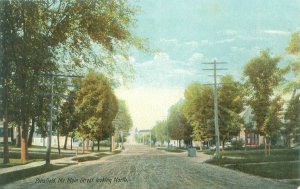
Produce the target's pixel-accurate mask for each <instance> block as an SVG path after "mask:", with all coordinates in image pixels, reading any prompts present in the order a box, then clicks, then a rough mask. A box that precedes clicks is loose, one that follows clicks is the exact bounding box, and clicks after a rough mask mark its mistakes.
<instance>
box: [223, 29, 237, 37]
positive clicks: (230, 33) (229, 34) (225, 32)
mask: <svg viewBox="0 0 300 189" xmlns="http://www.w3.org/2000/svg"><path fill="white" fill-rule="evenodd" d="M218 34H220V35H227V36H232V35H237V34H238V31H236V30H224V31H220V32H218Z"/></svg>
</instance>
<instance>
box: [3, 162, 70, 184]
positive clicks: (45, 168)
mask: <svg viewBox="0 0 300 189" xmlns="http://www.w3.org/2000/svg"><path fill="white" fill-rule="evenodd" d="M67 166H69V165H67V164H64V165H41V166H38V167H33V168H28V169H24V170H19V171H14V172H10V173H4V174H1V177H0V185H5V184H8V183H11V182H14V181H17V180H23V179H25V178H29V177H32V176H36V175H40V174H43V173H46V172H50V171H54V170H58V169H61V168H64V167H67Z"/></svg>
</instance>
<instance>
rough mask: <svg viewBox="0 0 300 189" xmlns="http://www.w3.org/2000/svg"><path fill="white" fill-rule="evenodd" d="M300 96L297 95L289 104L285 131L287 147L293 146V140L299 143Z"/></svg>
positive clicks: (285, 117) (285, 118)
mask: <svg viewBox="0 0 300 189" xmlns="http://www.w3.org/2000/svg"><path fill="white" fill-rule="evenodd" d="M299 98H300V95H295V96H294V97H293V98H292V99H291V100H290V101H289V103H288V107H287V110H286V112H285V115H284V120H285V122H286V123H285V124H284V130H283V135H284V136H285V144H286V146H288V147H290V146H291V140H293V142H295V143H299V140H300V137H299V130H300V124H299V120H300V114H299V112H300V106H299V104H300V100H299Z"/></svg>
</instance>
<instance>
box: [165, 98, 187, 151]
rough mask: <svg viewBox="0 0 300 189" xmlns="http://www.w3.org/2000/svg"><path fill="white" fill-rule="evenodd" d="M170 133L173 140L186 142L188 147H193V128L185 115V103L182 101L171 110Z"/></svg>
mask: <svg viewBox="0 0 300 189" xmlns="http://www.w3.org/2000/svg"><path fill="white" fill-rule="evenodd" d="M167 127H168V133H169V136H170V138H171V139H173V140H178V141H179V147H181V140H184V142H185V144H186V145H192V131H193V129H192V127H191V124H190V123H189V122H188V120H187V119H186V117H185V116H184V114H183V102H182V101H180V102H178V103H177V104H175V105H173V106H172V107H171V108H170V112H169V115H168V119H167Z"/></svg>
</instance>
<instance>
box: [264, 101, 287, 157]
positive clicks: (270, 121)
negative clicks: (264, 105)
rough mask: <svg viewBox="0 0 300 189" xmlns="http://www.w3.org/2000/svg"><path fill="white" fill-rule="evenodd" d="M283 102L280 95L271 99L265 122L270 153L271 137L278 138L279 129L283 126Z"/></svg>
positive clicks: (269, 151)
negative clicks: (281, 118)
mask: <svg viewBox="0 0 300 189" xmlns="http://www.w3.org/2000/svg"><path fill="white" fill-rule="evenodd" d="M282 106H283V102H282V100H281V98H280V97H279V96H276V97H275V98H274V99H272V100H271V104H270V106H269V108H268V112H267V115H266V119H265V121H264V123H263V126H262V130H263V132H264V133H265V137H266V139H267V142H268V143H269V144H268V146H269V148H268V154H269V155H270V153H271V139H272V138H276V137H278V135H279V129H280V128H281V127H282V126H283V124H282V121H281V120H280V117H281V112H282V109H283V108H282Z"/></svg>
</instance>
